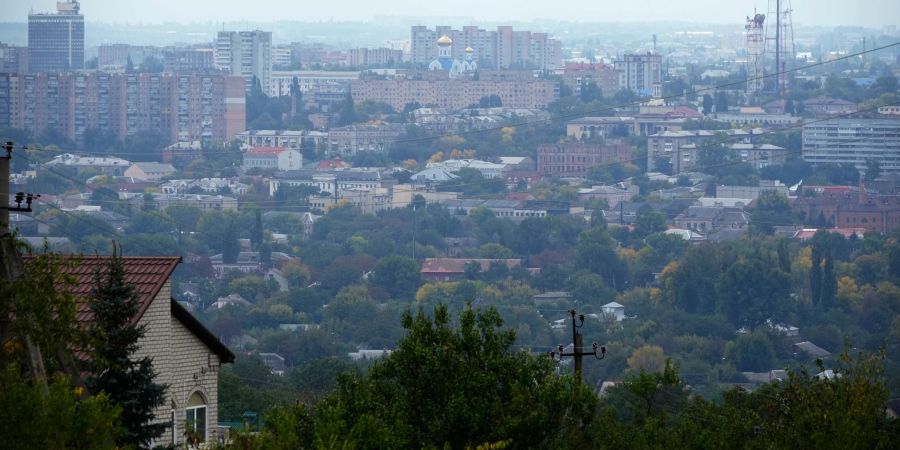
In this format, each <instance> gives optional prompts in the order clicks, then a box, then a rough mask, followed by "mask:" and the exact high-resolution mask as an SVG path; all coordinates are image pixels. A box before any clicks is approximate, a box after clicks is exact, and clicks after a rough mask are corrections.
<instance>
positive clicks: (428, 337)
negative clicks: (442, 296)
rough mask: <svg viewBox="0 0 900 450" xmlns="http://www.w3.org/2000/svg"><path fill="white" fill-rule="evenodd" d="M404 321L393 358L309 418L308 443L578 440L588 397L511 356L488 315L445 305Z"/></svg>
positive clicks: (536, 364)
mask: <svg viewBox="0 0 900 450" xmlns="http://www.w3.org/2000/svg"><path fill="white" fill-rule="evenodd" d="M433 316H434V319H431V318H429V317H428V316H427V315H426V314H425V313H423V312H421V311H420V312H419V313H417V314H416V315H413V314H411V313H406V314H405V315H404V316H403V319H402V322H403V327H404V328H405V329H406V330H407V335H406V337H404V338H403V339H401V340H400V342H399V344H398V347H397V350H395V351H394V352H393V353H391V355H389V356H388V357H387V358H385V360H384V361H383V362H381V363H378V364H376V365H375V366H373V367H372V369H371V370H370V371H369V373H368V374H367V375H365V376H362V377H355V376H351V377H344V378H342V379H341V380H340V381H339V383H338V387H337V389H336V390H335V391H334V392H333V393H332V394H331V395H329V396H328V397H326V398H325V399H324V400H323V401H322V402H320V403H319V406H318V407H317V410H316V419H315V421H316V426H315V427H314V429H315V430H316V431H315V433H316V436H315V440H316V441H317V442H327V443H330V446H336V447H344V448H351V447H356V448H412V447H416V448H419V447H425V448H445V447H446V448H460V449H461V448H475V447H476V446H479V445H481V444H485V445H487V444H488V443H497V442H501V441H502V442H504V444H503V445H504V446H505V447H507V448H513V449H515V448H546V447H555V446H554V445H552V443H553V442H555V440H556V439H557V438H558V437H560V436H566V437H567V438H568V437H569V436H568V434H569V433H581V431H578V430H579V429H580V426H579V424H585V423H588V422H589V421H590V420H591V417H592V415H593V411H594V407H595V405H596V398H595V397H594V396H593V394H591V393H590V390H589V389H588V388H586V387H584V386H581V385H576V384H575V383H574V381H573V379H572V378H571V377H568V376H566V377H562V378H558V377H557V376H556V375H555V374H554V371H553V365H552V364H551V362H550V361H549V360H548V359H547V358H546V357H538V356H532V355H529V354H528V353H526V352H516V351H511V346H512V344H513V342H514V341H515V334H514V333H513V332H512V331H502V330H501V329H500V327H501V325H502V320H501V319H500V315H499V314H498V313H497V312H496V311H495V310H492V309H491V310H487V311H480V312H476V311H473V310H471V309H467V310H464V311H463V312H461V313H460V316H459V322H458V323H459V325H458V328H454V327H452V326H451V317H450V313H449V312H448V311H447V308H446V307H444V306H438V307H436V308H435V309H434V314H433Z"/></svg>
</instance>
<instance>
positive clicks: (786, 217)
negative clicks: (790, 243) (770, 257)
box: [750, 190, 797, 235]
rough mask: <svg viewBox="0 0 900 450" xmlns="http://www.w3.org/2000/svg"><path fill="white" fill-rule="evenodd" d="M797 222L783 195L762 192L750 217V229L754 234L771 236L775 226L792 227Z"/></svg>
mask: <svg viewBox="0 0 900 450" xmlns="http://www.w3.org/2000/svg"><path fill="white" fill-rule="evenodd" d="M796 222H797V217H796V215H795V214H794V210H793V208H791V203H790V201H788V199H787V197H785V196H784V195H783V194H781V193H779V192H777V191H772V190H764V191H762V192H760V193H759V197H758V198H757V199H756V207H755V208H754V209H753V214H752V215H751V216H750V229H751V231H752V232H753V233H755V234H768V235H771V234H772V233H774V232H775V226H776V225H792V224H794V223H796Z"/></svg>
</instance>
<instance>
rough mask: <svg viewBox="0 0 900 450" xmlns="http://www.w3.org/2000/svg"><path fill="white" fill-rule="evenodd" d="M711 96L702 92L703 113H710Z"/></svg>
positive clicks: (711, 106) (711, 105)
mask: <svg viewBox="0 0 900 450" xmlns="http://www.w3.org/2000/svg"><path fill="white" fill-rule="evenodd" d="M712 108H713V98H712V96H711V95H709V94H703V114H712V112H713V111H712Z"/></svg>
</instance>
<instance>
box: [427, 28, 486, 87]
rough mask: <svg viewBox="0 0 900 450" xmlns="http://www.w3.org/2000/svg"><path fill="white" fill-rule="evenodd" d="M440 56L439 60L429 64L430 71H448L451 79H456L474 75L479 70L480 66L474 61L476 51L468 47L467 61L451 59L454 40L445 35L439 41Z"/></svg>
mask: <svg viewBox="0 0 900 450" xmlns="http://www.w3.org/2000/svg"><path fill="white" fill-rule="evenodd" d="M437 45H438V56H437V59H435V60H433V61H431V63H430V64H428V70H446V71H447V72H448V73H449V74H450V78H456V77H459V76H461V75H466V74H472V73H474V72H475V71H476V70H478V64H477V63H476V62H475V60H474V59H473V57H474V53H475V50H473V49H472V47H466V59H465V60H458V59H457V60H454V59H453V58H452V57H451V54H452V53H451V50H452V48H453V40H452V39H450V37H449V36H447V35H443V36H441V37H440V38H438V40H437Z"/></svg>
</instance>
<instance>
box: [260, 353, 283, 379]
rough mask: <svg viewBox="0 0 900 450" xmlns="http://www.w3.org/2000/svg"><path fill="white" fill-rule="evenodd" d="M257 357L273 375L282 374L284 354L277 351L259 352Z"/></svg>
mask: <svg viewBox="0 0 900 450" xmlns="http://www.w3.org/2000/svg"><path fill="white" fill-rule="evenodd" d="M259 359H261V360H262V363H263V364H265V365H266V367H268V368H269V370H270V371H271V372H272V373H273V374H275V375H284V356H281V355H279V354H278V353H260V354H259Z"/></svg>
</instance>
